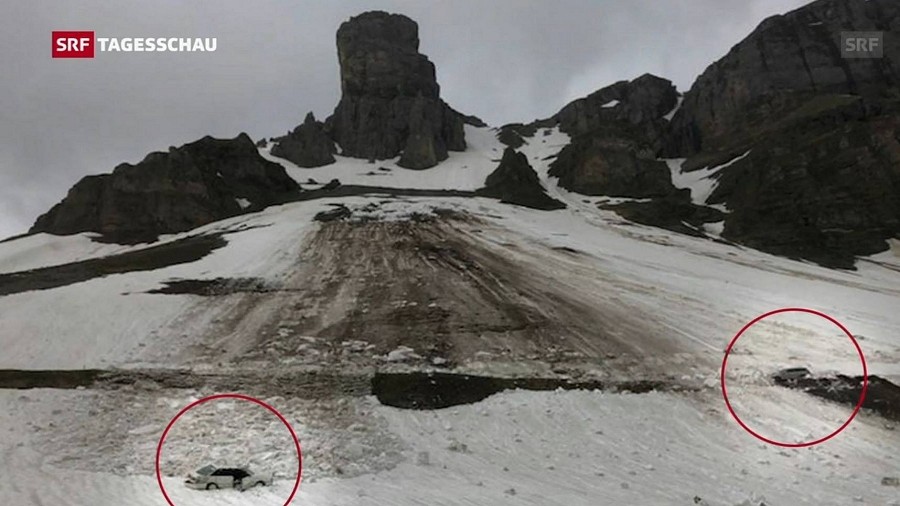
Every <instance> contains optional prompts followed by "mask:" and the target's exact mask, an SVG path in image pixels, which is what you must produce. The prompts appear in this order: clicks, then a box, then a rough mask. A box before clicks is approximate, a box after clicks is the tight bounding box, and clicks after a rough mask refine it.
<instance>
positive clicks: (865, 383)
mask: <svg viewBox="0 0 900 506" xmlns="http://www.w3.org/2000/svg"><path fill="white" fill-rule="evenodd" d="M788 312H799V313H809V314H813V315H816V316H820V317H822V318H825V319H826V320H828V321H830V322H831V323H833V324H835V325H837V326H838V328H840V329H841V330H842V331H843V332H844V334H846V335H847V337H849V338H850V341H851V342H852V343H853V346H855V347H856V352H857V353H859V360H860V362H862V368H863V387H862V391H861V392H860V393H859V402H857V403H856V407H855V408H853V413H851V414H850V418H848V419H847V421H846V422H844V424H843V425H841V426H840V427H838V428H837V430H835V431H834V432H832V433H831V434H828V435H827V436H825V437H822V438H819V439H816V440H814V441H807V442H805V443H782V442H781V441H775V440H773V439H769V438H767V437H765V436H762V435H760V434H757V433H756V432H754V431H753V429H751V428H750V427H748V426H747V424H745V423H744V422H743V420H741V417H739V416H738V415H737V413H735V411H734V408H732V407H731V403H730V402H729V401H728V392H727V391H726V389H725V366H726V364H727V363H728V355H729V354H730V353H731V349H732V348H733V347H734V345H735V343H736V342H737V340H738V338H740V337H741V335H742V334H743V333H744V332H746V331H747V329H749V328H750V327H752V326H753V325H754V324H755V323H757V322H758V321H760V320H762V319H764V318H768V317H770V316H772V315H776V314H779V313H788ZM721 380H722V397H724V398H725V405H726V406H728V412H729V413H731V416H732V418H734V419H735V421H736V422H737V423H738V425H740V426H741V427H742V428H743V429H744V430H745V431H747V432H749V433H750V434H751V435H752V436H753V437H755V438H757V439H759V440H761V441H765V442H766V443H769V444H771V445H775V446H783V447H786V448H803V447H806V446H815V445H817V444H820V443H824V442H825V441H828V440H829V439H831V438H833V437H834V436H837V435H838V434H840V433H841V432H842V431H843V430H844V429H846V428H847V426H848V425H850V422H852V421H853V419H854V418H856V414H857V413H859V410H860V409H861V408H862V405H863V401H865V399H866V390H867V389H868V388H869V370H868V368H867V367H866V357H865V356H864V355H863V351H862V348H860V347H859V343H858V342H856V338H855V337H853V334H851V333H850V331H849V330H847V328H846V327H844V326H843V325H841V322H839V321H837V320H835V319H834V318H832V317H830V316H828V315H827V314H825V313H822V312H819V311H816V310H814V309H806V308H802V307H786V308H783V309H776V310H775V311H769V312H768V313H766V314H764V315H760V316H757V317H756V318H755V319H753V321H751V322H750V323H748V324H746V325H744V328H742V329H741V330H740V331H739V332H738V333H737V335H735V336H734V339H732V340H731V342H730V343H729V344H728V348H726V349H725V356H724V357H723V358H722V372H721Z"/></svg>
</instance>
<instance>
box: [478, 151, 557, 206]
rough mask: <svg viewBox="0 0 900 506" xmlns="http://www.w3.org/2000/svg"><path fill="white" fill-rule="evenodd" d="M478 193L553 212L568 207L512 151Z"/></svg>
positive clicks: (521, 156)
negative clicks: (547, 190)
mask: <svg viewBox="0 0 900 506" xmlns="http://www.w3.org/2000/svg"><path fill="white" fill-rule="evenodd" d="M475 193H476V194H477V195H481V196H485V197H494V198H498V199H500V200H501V202H506V203H509V204H516V205H520V206H525V207H531V208H533V209H544V210H551V209H563V208H565V207H566V205H565V204H563V203H562V202H560V201H558V200H556V199H554V198H552V197H550V196H549V195H547V192H546V191H545V190H544V187H543V186H541V181H540V179H538V176H537V173H536V172H535V171H534V169H533V168H532V167H531V165H530V164H529V163H528V159H527V158H526V157H525V155H523V154H522V153H519V152H517V151H516V150H514V149H512V148H506V150H505V151H503V158H502V159H501V160H500V165H499V166H498V167H497V169H496V170H495V171H494V172H491V174H490V175H489V176H488V177H487V180H485V186H484V188H482V189H480V190H478V191H477V192H475Z"/></svg>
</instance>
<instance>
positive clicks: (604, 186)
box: [513, 74, 678, 198]
mask: <svg viewBox="0 0 900 506" xmlns="http://www.w3.org/2000/svg"><path fill="white" fill-rule="evenodd" d="M677 101H678V93H677V92H676V90H675V87H674V86H673V85H672V83H671V82H670V81H667V80H665V79H661V78H659V77H656V76H652V75H650V74H645V75H643V76H641V77H639V78H637V79H635V80H633V81H630V82H628V81H621V82H618V83H615V84H613V85H611V86H607V87H605V88H602V89H600V90H598V91H596V92H594V93H592V94H590V95H588V96H587V97H585V98H581V99H578V100H575V101H574V102H572V103H570V104H568V105H566V106H565V107H563V108H562V110H560V112H559V113H557V114H556V115H554V116H553V117H551V118H550V119H548V120H543V121H541V122H539V124H540V126H549V125H551V124H554V125H559V128H560V130H562V131H563V132H566V133H567V134H569V135H570V136H572V142H571V143H570V144H569V145H568V146H566V147H565V148H564V149H563V150H562V151H561V152H560V153H559V156H558V157H557V159H556V160H555V161H554V162H553V165H552V166H551V170H550V175H552V176H556V177H558V178H559V184H560V186H562V187H563V188H566V189H569V190H571V191H575V192H578V193H583V194H586V195H610V196H617V197H636V198H645V197H663V196H667V195H671V194H673V193H674V192H675V187H674V186H672V182H671V177H670V174H669V169H668V166H667V165H666V164H665V163H663V162H660V161H657V159H656V158H657V157H656V154H657V152H658V151H659V150H660V149H661V148H662V147H663V145H664V143H665V138H666V131H667V128H668V121H667V120H665V119H664V118H663V116H665V114H666V113H668V112H669V111H671V110H672V109H673V108H674V107H675V105H676V103H677ZM517 131H518V132H520V134H521V129H518V130H517ZM526 133H527V132H526ZM513 140H515V139H513Z"/></svg>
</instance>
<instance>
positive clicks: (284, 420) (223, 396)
mask: <svg viewBox="0 0 900 506" xmlns="http://www.w3.org/2000/svg"><path fill="white" fill-rule="evenodd" d="M216 399H240V400H244V401H249V402H252V403H255V404H259V405H260V406H262V407H264V408H266V409H268V410H269V411H271V412H272V413H274V414H275V416H277V417H278V419H279V420H281V423H283V424H284V426H285V427H287V429H288V431H290V433H291V438H293V439H294V447H295V448H296V449H297V479H296V480H295V481H294V489H293V490H291V495H290V496H288V498H287V501H285V502H284V505H283V506H288V505H289V504H290V503H291V501H293V500H294V496H295V495H296V494H297V489H298V488H300V476H301V475H302V474H303V454H302V453H301V451H300V439H298V438H297V433H296V432H294V428H293V427H291V424H290V422H288V421H287V418H285V417H284V415H282V414H281V413H279V412H278V410H277V409H275V408H273V407H272V406H270V405H268V404H267V403H265V402H264V401H261V400H259V399H257V398H255V397H250V396H249V395H244V394H216V395H210V396H208V397H203V398H202V399H198V400H196V401H194V402H192V403H190V404H188V405H187V406H185V407H184V408H183V409H182V410H181V411H179V412H178V414H177V415H175V418H172V421H170V422H169V425H167V426H166V430H164V431H163V433H162V436H161V437H160V438H159V443H158V444H157V445H156V481H157V482H158V483H159V489H160V490H161V491H162V494H163V497H165V498H166V502H168V503H169V504H170V505H171V506H175V503H173V502H172V499H170V498H169V494H168V493H166V487H165V485H163V482H162V473H161V472H160V470H159V459H160V456H161V455H162V447H163V443H164V442H165V440H166V436H167V435H168V434H169V430H170V429H171V428H172V426H173V425H175V422H177V421H178V419H179V418H181V416H182V415H184V414H185V413H187V412H188V411H189V410H190V409H191V408H194V407H196V406H198V405H200V404H203V403H204V402H209V401H214V400H216Z"/></svg>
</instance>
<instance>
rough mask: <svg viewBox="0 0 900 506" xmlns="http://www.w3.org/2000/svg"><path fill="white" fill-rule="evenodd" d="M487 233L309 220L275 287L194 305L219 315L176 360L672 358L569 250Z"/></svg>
mask: <svg viewBox="0 0 900 506" xmlns="http://www.w3.org/2000/svg"><path fill="white" fill-rule="evenodd" d="M491 227H492V225H489V224H486V223H483V222H480V221H479V220H477V219H476V218H473V217H471V216H468V215H463V214H460V213H440V214H438V215H437V216H436V217H435V218H434V219H429V220H408V221H362V222H358V221H344V220H335V221H329V222H325V223H322V224H321V225H320V228H319V229H318V231H317V232H315V233H314V234H312V235H311V236H310V237H309V238H308V239H307V244H306V245H305V246H304V248H303V250H302V253H301V255H300V256H299V258H297V263H296V265H297V268H296V270H295V271H293V272H291V273H290V274H289V275H287V276H285V278H284V279H283V280H281V281H280V282H279V289H277V290H270V291H259V292H249V293H239V294H231V295H228V297H229V298H228V302H227V308H228V309H227V311H224V310H222V309H221V308H222V301H221V300H216V299H218V298H217V297H204V300H203V301H201V302H199V303H198V305H197V306H195V307H194V309H193V311H195V312H196V314H204V313H208V312H209V311H216V310H218V313H219V314H220V315H221V316H220V317H217V318H215V319H214V320H213V322H212V323H211V324H210V325H209V326H208V329H207V330H206V332H205V333H206V336H207V337H206V338H205V339H204V340H203V341H202V342H201V343H200V344H197V345H193V346H190V347H189V349H188V350H186V351H185V353H184V355H183V360H184V361H187V362H195V363H196V362H197V361H203V362H207V363H208V362H210V361H220V362H223V363H224V362H232V361H233V362H247V361H253V362H256V361H261V362H271V363H278V364H280V365H302V364H335V365H347V363H348V362H350V363H353V364H356V365H378V364H384V363H385V361H386V360H387V358H388V354H389V353H390V352H391V351H393V350H396V349H397V348H399V347H408V348H411V349H412V351H411V352H408V355H407V356H406V357H402V358H404V359H405V361H407V362H411V363H413V364H429V365H439V366H443V367H452V366H454V365H463V364H466V363H471V362H473V361H478V362H492V361H502V362H505V363H517V362H520V361H529V360H530V361H537V362H542V363H549V364H553V363H561V362H572V361H589V362H591V363H594V364H601V365H603V366H604V367H605V366H607V365H610V364H614V363H615V364H620V365H622V364H625V365H624V366H623V367H627V369H628V370H629V371H630V372H635V371H633V370H632V369H633V368H634V367H635V366H636V365H638V364H640V363H641V362H642V361H643V360H645V359H646V358H647V357H648V356H652V357H654V358H655V359H659V360H665V359H666V358H667V357H669V356H671V355H672V354H673V353H677V352H679V351H682V350H678V349H677V348H675V346H674V345H673V344H672V341H671V340H667V339H665V337H663V338H660V336H664V335H665V329H661V328H658V327H654V324H653V323H652V322H651V321H648V319H647V318H646V315H641V314H634V313H633V312H631V311H629V308H628V306H627V304H625V303H623V301H621V300H620V299H618V298H617V297H616V296H615V295H614V294H615V292H616V290H617V288H616V287H614V286H612V285H611V284H608V283H607V280H605V279H603V274H602V273H598V272H597V269H596V266H592V267H590V268H589V269H587V270H584V268H583V267H582V266H583V265H584V259H583V258H581V257H582V256H583V255H582V254H581V253H579V252H574V251H567V250H561V249H554V248H552V247H548V246H545V245H539V244H534V245H528V246H527V247H523V246H522V245H520V244H513V243H507V242H497V240H496V238H497V237H498V236H497V235H496V234H493V233H492V230H491ZM592 265H593V264H592ZM205 305H209V307H205ZM247 336H253V337H252V338H248V337H247ZM393 358H398V357H393ZM645 372H646V371H645Z"/></svg>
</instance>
